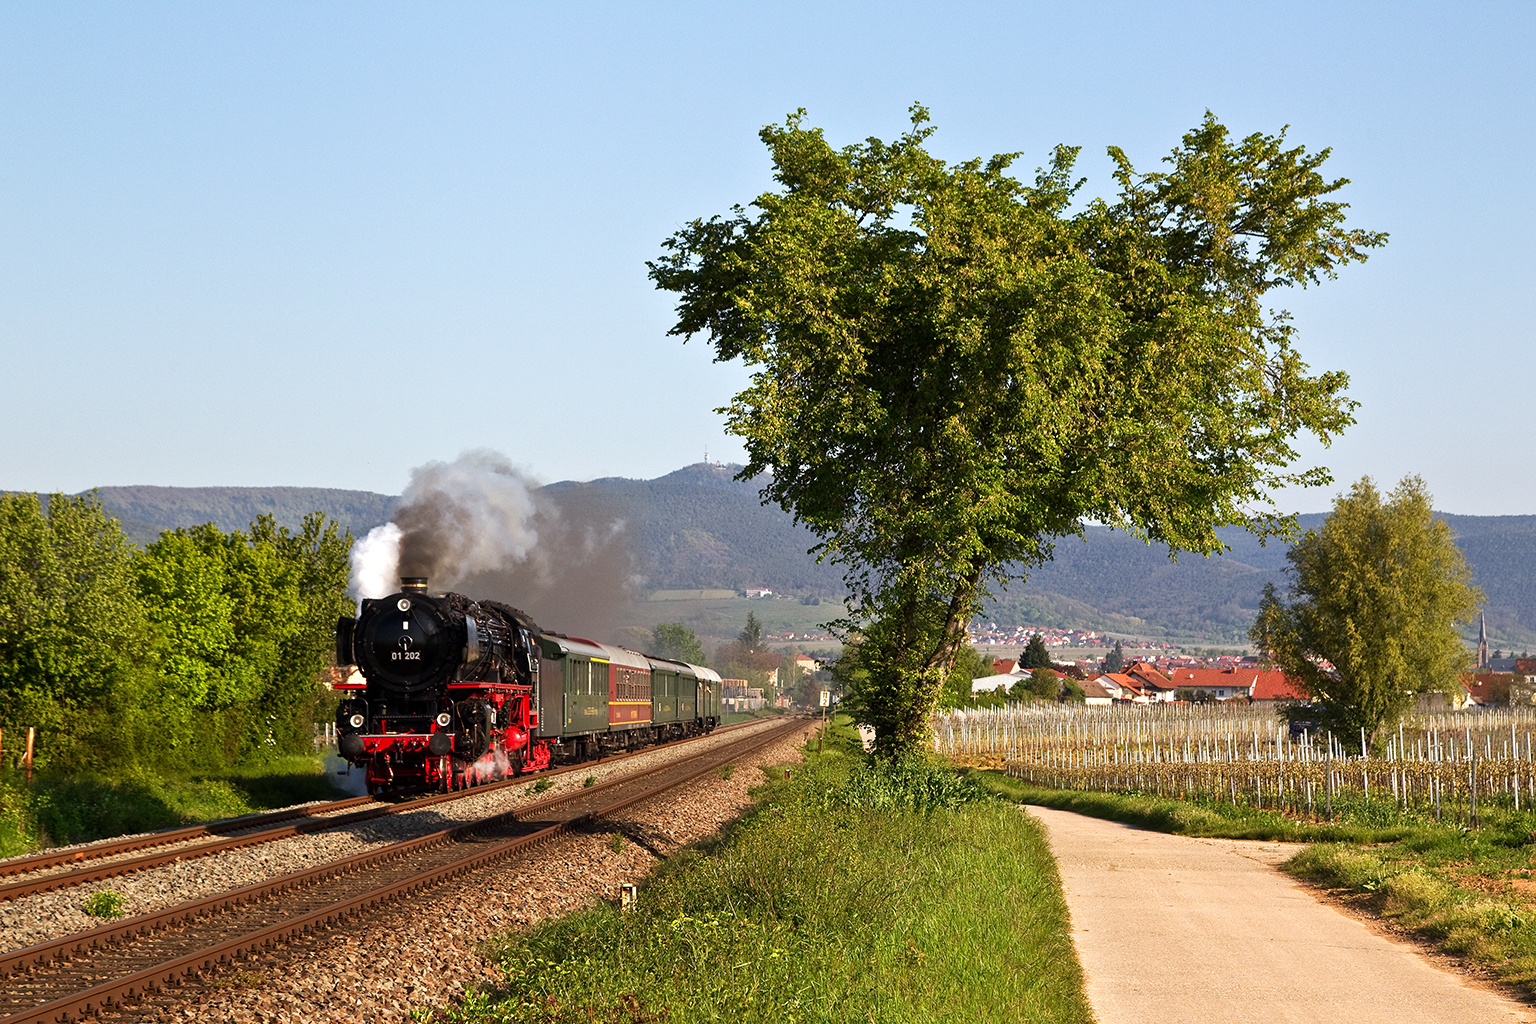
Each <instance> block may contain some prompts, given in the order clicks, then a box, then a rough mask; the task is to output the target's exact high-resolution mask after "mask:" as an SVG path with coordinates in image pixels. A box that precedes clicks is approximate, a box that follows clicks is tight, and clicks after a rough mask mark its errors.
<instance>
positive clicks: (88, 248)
mask: <svg viewBox="0 0 1536 1024" xmlns="http://www.w3.org/2000/svg"><path fill="white" fill-rule="evenodd" d="M1533 28H1536V5H1532V4H1502V5H1500V4H1482V5H1470V6H1468V5H1456V6H1452V5H1447V4H1437V5H1429V4H1402V3H1391V4H1364V3H1350V4H1341V3H1337V2H1334V3H1326V4H1232V3H1210V4H1150V3H1125V4H1087V3H1073V4H1065V3H1062V4H1027V3H998V4H964V3H950V4H944V5H940V4H934V3H922V4H898V3H882V4H824V3H817V4H792V3H783V4H745V3H743V4H734V3H733V4H723V3H716V4H697V5H690V4H668V5H659V4H649V5H648V4H624V5H619V4H578V3H565V4H542V5H532V4H525V5H517V4H506V3H495V4H473V3H458V4H446V3H442V4H426V3H413V4H386V3H357V4H327V3H313V2H309V3H302V4H300V3H293V4H284V3H275V2H270V0H267V2H262V3H259V4H255V3H252V4H240V3H219V4H194V3H181V4H153V3H133V4H100V3H89V4H79V3H67V2H49V3H31V4H25V3H11V4H7V5H5V6H4V7H3V8H0V356H3V361H0V408H3V411H4V416H3V419H0V424H3V426H0V431H3V435H0V436H3V444H0V489H40V490H63V491H78V490H81V489H84V488H87V487H91V486H97V485H107V484H141V483H143V484H174V485H211V484H251V485H271V484H293V485H309V486H336V487H351V488H364V489H369V490H375V491H384V492H398V491H399V490H400V488H401V487H402V486H403V485H404V483H405V481H406V479H407V474H408V471H409V470H410V468H411V467H412V466H415V465H417V464H419V463H422V462H424V461H426V460H429V459H452V458H453V457H455V456H456V455H458V454H459V452H461V451H463V450H465V449H468V448H474V447H481V446H488V447H492V448H496V449H499V450H501V451H503V452H505V453H507V454H508V455H510V456H511V457H512V458H513V460H514V461H516V462H518V463H519V464H521V465H523V466H524V467H526V468H527V469H529V470H530V471H531V472H532V473H533V474H534V475H536V476H537V477H539V478H541V479H543V480H557V479H591V478H594V477H598V476H629V477H652V476H657V475H660V474H662V473H665V472H668V471H671V470H673V469H676V468H678V467H680V466H683V465H686V464H688V463H691V462H696V461H699V460H700V459H701V458H703V456H704V452H705V449H706V447H707V449H708V451H709V455H710V457H711V458H715V459H720V458H723V459H726V460H732V459H739V458H740V454H741V449H740V447H739V445H738V444H737V443H736V442H734V441H733V440H732V439H729V438H727V437H726V435H725V434H724V432H723V430H722V425H721V418H720V417H719V416H717V415H716V414H715V413H714V412H713V409H714V408H715V407H717V406H720V405H722V404H724V403H725V402H726V401H727V400H728V399H729V397H730V395H731V394H732V393H733V392H734V391H735V390H736V389H737V388H739V387H740V386H741V385H742V383H743V382H744V381H745V379H746V375H745V371H744V370H743V369H742V368H741V367H740V366H728V365H716V364H714V363H712V362H711V361H710V355H709V350H708V348H707V346H706V344H704V343H703V341H702V339H700V340H696V341H695V342H694V343H692V344H690V345H687V346H684V345H682V344H681V343H680V342H679V341H678V340H677V339H674V338H668V337H666V330H667V328H668V327H669V326H670V325H671V323H672V320H671V311H672V307H671V302H670V297H669V296H668V295H665V294H662V293H659V292H656V291H654V290H653V289H652V287H651V286H650V284H649V282H648V280H647V279H646V276H645V268H644V261H645V260H646V259H648V258H652V257H654V256H655V255H656V254H657V252H658V249H659V243H660V242H661V241H662V239H663V238H665V237H666V236H667V235H669V234H670V233H671V232H672V231H674V230H675V229H676V228H677V227H678V226H679V225H681V224H682V223H683V222H684V221H686V220H688V219H691V218H693V217H696V216H701V215H708V214H712V213H717V212H724V211H725V210H726V208H727V207H728V206H729V205H730V204H731V203H733V202H746V201H749V200H750V199H751V198H752V197H753V196H754V195H756V194H757V193H758V192H760V191H762V190H763V189H764V188H766V187H767V186H768V184H769V177H768V174H769V165H768V161H767V158H766V154H765V151H764V150H763V148H762V146H761V144H760V143H759V142H758V140H757V137H756V133H757V130H758V129H759V128H760V127H761V126H762V125H763V124H765V123H767V122H770V121H778V120H781V119H782V118H783V116H784V115H785V113H787V112H788V111H791V110H793V109H795V108H796V107H801V106H803V107H806V108H808V109H809V111H810V116H811V121H812V123H814V124H816V125H819V126H821V127H823V128H825V129H826V131H827V133H828V135H829V136H830V138H831V139H832V140H833V141H834V142H836V143H839V144H841V143H845V142H851V141H855V140H857V139H861V138H863V137H865V136H868V135H878V136H880V137H883V138H889V137H891V136H893V135H895V134H897V133H898V132H900V131H901V130H902V128H903V127H904V126H905V123H906V109H907V107H908V105H909V104H910V103H911V102H913V101H914V100H920V101H922V102H923V103H925V104H927V105H928V106H929V107H930V108H931V110H932V112H933V117H934V121H935V123H936V124H937V125H938V127H939V133H938V134H937V135H936V136H935V137H934V139H933V140H932V146H933V148H934V149H935V150H936V151H937V152H938V153H939V154H940V155H942V156H945V157H948V158H953V159H960V158H966V157H971V156H977V155H987V154H991V153H994V152H999V151H1008V150H1022V151H1024V154H1025V156H1024V159H1023V160H1022V161H1021V162H1020V164H1019V167H1020V170H1021V171H1022V172H1023V173H1026V174H1027V173H1029V172H1030V171H1031V170H1032V169H1033V167H1035V166H1036V165H1037V164H1038V163H1040V162H1041V161H1042V160H1043V159H1044V157H1045V155H1046V154H1047V152H1048V150H1049V148H1050V147H1051V146H1052V145H1054V144H1056V143H1058V142H1065V143H1069V144H1073V145H1081V146H1083V147H1084V150H1083V152H1084V160H1083V163H1082V165H1081V166H1082V169H1083V170H1084V172H1085V173H1087V174H1088V175H1089V177H1090V181H1089V185H1088V186H1087V191H1088V193H1089V194H1109V193H1111V192H1112V183H1111V182H1109V181H1108V180H1107V178H1106V176H1105V174H1104V170H1105V161H1104V158H1103V151H1104V147H1105V146H1106V145H1109V144H1118V145H1120V146H1123V147H1124V148H1125V149H1126V150H1127V152H1128V153H1129V154H1130V155H1131V157H1132V159H1133V160H1135V161H1136V163H1137V164H1138V165H1140V166H1143V167H1147V168H1150V167H1152V165H1153V164H1155V163H1156V161H1157V160H1158V159H1159V158H1160V157H1161V156H1162V155H1163V154H1164V153H1166V152H1167V151H1168V150H1169V149H1171V148H1172V146H1173V145H1174V144H1175V143H1176V141H1177V139H1178V137H1179V135H1180V134H1181V133H1182V132H1184V131H1185V130H1187V129H1189V128H1191V127H1193V126H1194V125H1195V124H1196V123H1197V122H1198V121H1199V120H1200V117H1201V115H1202V113H1203V112H1204V111H1205V110H1206V109H1207V108H1210V109H1211V110H1213V111H1214V112H1215V113H1216V114H1217V115H1218V116H1219V117H1220V118H1221V119H1222V120H1223V121H1224V122H1225V123H1226V124H1227V125H1228V126H1229V127H1230V128H1231V129H1232V130H1233V131H1234V132H1236V133H1238V134H1247V133H1249V132H1252V131H1259V130H1262V131H1271V132H1272V131H1276V130H1278V129H1279V128H1280V127H1281V126H1282V125H1286V124H1289V125H1291V131H1290V138H1291V140H1293V141H1294V142H1298V143H1302V144H1304V145H1306V146H1308V147H1309V148H1318V147H1323V146H1332V147H1333V150H1334V156H1333V158H1332V159H1331V160H1330V162H1329V164H1328V168H1327V169H1328V170H1330V171H1331V172H1332V173H1333V174H1335V175H1342V176H1346V177H1349V178H1351V179H1353V181H1354V184H1353V185H1351V186H1350V187H1349V188H1348V189H1347V190H1346V192H1345V194H1344V198H1345V199H1346V200H1347V201H1349V202H1350V203H1351V204H1352V211H1351V215H1352V223H1353V224H1356V225H1358V226H1361V227H1367V228H1372V229H1377V230H1384V231H1388V232H1390V233H1391V235H1392V241H1391V243H1390V245H1389V246H1388V247H1387V248H1386V249H1385V250H1382V251H1380V252H1379V253H1378V254H1376V255H1375V256H1373V257H1372V259H1371V261H1370V262H1369V263H1367V264H1365V265H1363V266H1356V267H1350V268H1347V269H1346V270H1345V271H1344V273H1343V274H1342V276H1341V278H1340V279H1339V280H1338V281H1336V282H1331V283H1329V284H1326V285H1324V286H1323V287H1322V288H1320V289H1317V290H1313V291H1309V292H1305V293H1302V292H1297V293H1294V294H1285V295H1281V296H1279V297H1278V298H1277V299H1276V302H1277V303H1278V304H1280V305H1283V306H1285V307H1287V308H1289V309H1291V310H1292V311H1293V312H1294V313H1295V315H1296V320H1297V324H1298V327H1299V330H1300V348H1301V350H1302V352H1303V354H1304V355H1305V357H1306V358H1307V359H1308V361H1309V362H1310V363H1311V365H1312V366H1313V367H1314V368H1317V369H1324V368H1338V369H1343V370H1346V371H1348V372H1349V373H1350V375H1351V376H1352V378H1353V386H1352V389H1351V390H1352V394H1353V395H1354V397H1355V398H1357V399H1358V400H1359V401H1360V403H1361V408H1360V411H1359V420H1360V422H1359V424H1358V425H1357V426H1356V427H1355V428H1354V429H1353V430H1351V431H1350V432H1349V433H1347V434H1346V435H1345V437H1344V438H1343V439H1342V440H1341V441H1340V442H1339V443H1338V444H1336V445H1335V446H1334V448H1333V449H1332V450H1331V451H1329V452H1328V453H1326V457H1325V461H1326V463H1327V464H1328V465H1330V466H1331V467H1332V468H1333V470H1334V472H1335V475H1336V477H1337V479H1338V481H1339V486H1341V487H1342V486H1345V485H1347V484H1348V482H1349V481H1351V480H1353V479H1355V478H1357V477H1359V476H1360V475H1362V474H1366V473H1369V474H1371V475H1373V476H1375V477H1376V478H1377V480H1378V481H1379V482H1382V483H1384V484H1388V485H1390V484H1391V483H1394V482H1395V481H1396V480H1397V479H1398V478H1399V477H1401V476H1402V475H1403V474H1405V473H1410V472H1416V473H1419V474H1421V475H1423V476H1424V478H1425V479H1426V480H1427V482H1428V484H1429V487H1430V489H1431V491H1432V492H1433V493H1434V495H1435V497H1436V505H1437V506H1438V507H1440V508H1443V509H1445V510H1447V511H1451V512H1460V513H1481V514H1502V513H1536V473H1532V468H1533V464H1536V430H1533V429H1532V426H1531V421H1532V418H1533V412H1532V409H1531V403H1530V399H1529V393H1530V386H1531V384H1532V381H1533V372H1532V371H1533V369H1536V366H1533V363H1536V354H1533V346H1532V345H1531V334H1532V327H1531V322H1532V319H1531V313H1530V306H1531V304H1532V296H1533V294H1536V289H1533V287H1532V285H1531V283H1530V282H1531V280H1532V277H1533V273H1532V271H1533V266H1532V263H1533V256H1532V251H1531V239H1532V238H1533V236H1536V230H1533V229H1536V215H1533V206H1532V191H1533V188H1532V186H1533V182H1532V168H1533V167H1536V159H1533V156H1536V154H1533V148H1536V141H1533V140H1536V134H1533V131H1532V100H1533V98H1536V95H1533V88H1532V86H1533V70H1532V69H1533V67H1536V60H1533V59H1532V57H1531V54H1532V51H1533V41H1536V40H1533V31H1532V29H1533ZM1521 282H1526V283H1525V284H1524V285H1522V284H1521ZM1336 489H1337V488H1336ZM1331 496H1332V491H1330V492H1328V493H1318V492H1308V493H1306V494H1304V495H1299V496H1297V497H1296V498H1295V499H1294V500H1293V501H1290V504H1291V505H1292V506H1293V507H1297V508H1299V509H1300V510H1302V511H1315V510H1320V509H1323V508H1325V507H1326V506H1327V504H1328V502H1329V500H1330V499H1331Z"/></svg>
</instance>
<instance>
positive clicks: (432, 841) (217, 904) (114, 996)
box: [0, 719, 803, 1024]
mask: <svg viewBox="0 0 1536 1024" xmlns="http://www.w3.org/2000/svg"><path fill="white" fill-rule="evenodd" d="M802 724H803V723H801V722H799V721H798V720H795V719H791V720H788V721H786V722H784V723H783V724H781V725H780V726H779V727H778V728H769V729H766V730H764V731H763V732H762V733H761V734H760V735H758V736H754V737H749V738H748V740H747V741H746V742H745V743H744V744H743V745H741V746H737V745H734V744H733V745H730V746H728V747H726V748H724V749H719V748H716V749H710V750H706V751H700V752H699V753H698V754H696V755H693V756H692V757H685V758H683V759H682V760H680V761H673V762H669V763H667V764H663V765H658V766H655V767H653V768H649V769H646V770H645V771H643V772H639V773H636V774H634V775H626V776H621V777H619V778H614V779H609V780H607V781H605V782H603V783H600V784H598V785H596V786H592V787H589V788H584V789H581V790H575V791H573V792H571V793H566V794H561V795H559V796H555V797H550V798H548V799H546V800H542V801H539V802H537V803H535V804H531V805H528V806H525V807H520V808H516V809H514V810H512V811H507V812H503V813H502V814H498V815H494V816H492V817H489V818H486V819H482V820H480V821H477V822H471V823H468V824H465V825H459V826H454V827H453V828H449V829H443V830H441V831H439V832H436V833H432V834H430V835H427V836H420V837H417V838H415V839H411V840H406V841H404V842H402V843H397V844H392V845H390V846H387V847H382V848H380V849H378V850H373V851H369V852H367V853H364V854H360V855H358V856H356V857H352V858H349V859H347V860H345V861H338V862H335V863H332V864H328V865H322V866H320V867H318V868H312V869H309V870H307V871H302V872H295V873H293V874H290V875H285V876H282V877H280V878H277V879H272V880H269V881H267V882H262V883H256V884H254V885H250V886H245V887H242V888H241V889H237V890H233V891H231V892H228V893H223V894H220V895H217V896H213V897H210V898H208V899H205V900H199V901H195V902H193V903H187V904H183V905H181V906H179V907H173V908H169V909H167V910H164V911H160V912H158V913H153V914H146V915H142V916H140V917H137V918H134V919H132V920H131V921H126V922H123V923H121V924H118V925H105V926H102V927H101V928H97V929H93V930H91V931H89V932H83V933H79V934H76V935H71V936H66V937H64V938H61V939H57V940H54V941H52V942H48V943H42V944H39V945H36V946H31V947H27V948H26V949H22V950H16V951H14V952H12V953H10V954H6V955H5V956H3V957H0V975H7V974H12V973H14V972H16V971H21V970H26V969H28V968H30V967H33V966H36V965H38V964H42V963H47V962H50V961H53V960H56V959H59V958H61V957H69V956H70V955H71V954H85V953H89V952H90V951H91V950H93V949H97V948H101V947H103V946H105V945H110V944H115V943H117V942H121V941H123V940H126V939H130V938H135V937H138V936H141V935H144V934H148V933H150V932H153V931H156V930H159V929H162V928H165V927H167V926H170V925H173V924H176V923H180V922H184V921H188V920H190V919H192V918H196V917H202V916H205V915H209V914H213V913H217V912H218V911H221V910H226V909H230V908H234V907H237V906H239V905H240V904H243V903H248V902H250V901H252V900H256V899H261V898H264V897H267V896H271V895H273V894H275V893H278V892H284V891H288V890H292V889H296V888H299V887H301V886H303V885H305V884H308V883H314V882H316V881H319V880H322V879H326V878H333V877H337V876H339V875H342V874H349V873H354V872H356V871H360V870H366V869H367V868H370V867H374V866H377V865H380V864H382V863H384V862H386V861H393V860H398V859H399V858H401V857H402V856H404V855H406V854H407V853H410V852H414V851H416V850H420V849H422V848H425V847H428V846H432V845H436V844H441V843H446V842H450V841H452V840H454V839H458V838H463V837H465V836H468V835H470V834H472V833H475V832H479V831H483V830H485V829H487V828H491V827H494V826H496V825H498V824H504V823H508V822H511V821H518V820H526V819H527V818H530V817H536V816H537V815H538V814H540V813H543V812H546V811H549V810H551V809H554V808H556V807H558V806H560V805H563V804H568V803H573V802H576V801H580V800H584V799H589V798H590V797H592V796H593V795H594V794H597V793H600V792H602V791H604V790H608V789H611V788H614V787H616V786H623V785H632V784H634V783H636V782H638V781H642V780H644V779H645V778H646V777H647V776H650V775H654V774H657V773H660V772H665V771H668V770H670V769H676V768H678V767H680V766H685V765H686V764H687V763H688V761H689V760H695V761H697V762H699V763H700V767H698V768H697V769H695V770H693V771H690V772H688V773H686V774H685V775H683V776H681V777H679V778H675V779H671V780H669V781H665V782H663V783H661V784H659V785H654V786H651V787H649V788H644V789H642V790H641V791H640V792H639V793H636V794H632V795H630V796H628V797H626V798H624V799H621V800H618V801H615V802H613V803H611V804H609V805H606V806H603V807H600V808H597V809H595V810H591V811H586V812H583V813H581V814H578V815H575V816H573V817H571V818H568V819H566V820H565V821H562V822H557V823H555V824H553V825H550V826H548V827H546V828H544V829H541V830H539V831H537V832H534V833H532V834H530V835H525V836H519V837H515V838H512V839H507V840H503V841H500V842H498V843H495V844H494V845H492V846H490V847H488V848H486V849H484V850H481V851H479V852H476V853H473V854H470V855H468V856H465V857H461V858H456V859H454V860H452V861H450V862H448V863H446V864H442V865H439V866H436V867H433V868H430V869H428V870H426V871H424V872H420V873H418V874H415V875H412V876H410V877H408V878H405V879H402V880H397V881H395V882H392V883H389V884H387V885H384V886H380V887H377V888H375V889H372V890H370V891H368V892H365V893H362V894H360V895H357V896H354V897H350V898H348V899H345V900H342V901H339V902H336V903H332V904H330V905H327V906H325V907H321V908H319V909H317V910H312V911H309V912H306V913H302V914H300V915H298V916H295V917H292V918H289V919H288V920H286V921H283V922H279V923H277V924H273V925H270V926H268V927H266V928H262V929H259V930H257V931H255V932H252V933H249V934H246V935H242V936H237V937H236V938H233V939H230V940H227V941H225V942H221V943H219V944H217V945H215V946H211V947H208V948H207V949H203V950H199V951H197V952H194V953H190V954H186V955H184V956H181V957H179V958H176V959H175V960H173V961H170V962H167V963H165V964H160V965H157V966H155V967H152V968H148V969H146V970H143V971H139V972H136V973H134V974H132V975H130V976H127V977H124V978H120V979H117V980H115V981H110V982H104V983H102V984H99V985H97V986H95V987H93V988H91V989H89V990H86V991H82V992H77V993H74V994H72V995H70V996H66V997H64V998H62V999H55V1000H52V1001H49V1002H47V1003H44V1004H42V1005H39V1006H35V1007H33V1008H31V1009H27V1010H22V1011H20V1012H19V1013H16V1014H13V1015H11V1016H7V1017H5V1018H3V1019H0V1024H21V1022H32V1021H37V1022H45V1021H46V1022H54V1021H64V1020H69V1019H72V1018H73V1017H75V1016H79V1015H83V1014H87V1013H90V1012H92V1011H93V1010H99V1009H103V1008H106V1007H108V1006H111V1005H113V1004H115V1003H117V1002H119V1001H121V1000H122V999H125V998H134V997H136V996H138V995H142V994H143V993H144V992H145V991H149V990H151V989H155V988H159V987H160V986H161V985H164V984H170V983H172V982H174V981H175V980H177V979H179V978H181V977H184V976H185V975H187V974H189V973H195V972H197V971H199V970H202V969H206V968H208V967H211V966H213V965H214V964H216V963H221V962H225V961H228V960H229V959H231V958H232V957H233V956H236V955H238V954H240V953H242V952H254V951H256V950H258V949H260V948H263V947H266V946H270V945H273V944H275V943H276V942H279V941H281V939H282V938H284V937H291V936H294V935H298V934H301V933H304V932H308V931H310V930H312V929H314V928H316V927H324V926H327V925H329V924H332V923H335V922H336V921H339V920H342V919H344V918H346V917H348V916H351V915H353V914H355V913H358V912H360V911H364V910H366V909H367V908H368V907H371V906H375V905H379V904H382V903H384V902H388V901H390V900H392V899H395V898H397V897H398V896H400V895H405V894H409V893H412V892H415V891H417V890H419V889H421V888H423V887H425V886H428V885H432V884H435V883H436V882H439V881H442V880H443V879H446V878H449V877H454V876H457V875H460V874H464V873H466V872H469V871H473V870H476V869H478V868H480V867H484V866H486V865H488V864H490V863H493V862H494V861H497V860H501V859H504V858H506V857H508V856H511V855H513V854H515V853H517V852H519V851H521V850H524V849H527V848H530V847H532V846H537V845H539V844H542V843H544V842H548V841H549V840H551V839H553V838H555V837H557V836H559V835H563V834H565V833H567V832H570V831H572V830H574V829H577V828H580V827H581V826H582V825H584V824H587V823H589V822H591V821H594V820H596V819H598V818H600V817H605V816H607V815H611V814H613V813H616V812H617V811H620V810H623V809H624V808H627V807H629V806H631V805H633V804H635V803H638V802H640V801H642V800H646V799H649V798H651V797H653V796H655V795H657V794H659V793H662V792H666V791H667V790H670V789H675V788H677V787H678V786H682V785H685V784H687V783H688V782H691V781H692V780H693V779H696V778H698V777H699V776H701V775H703V774H705V773H706V772H709V771H711V770H713V769H716V768H718V767H719V766H721V765H724V764H727V763H729V762H730V761H732V760H734V759H736V758H738V757H742V756H744V755H746V754H749V753H751V752H753V751H755V750H757V749H760V748H761V747H763V746H766V745H767V744H768V743H771V742H773V741H775V740H777V739H779V738H781V737H782V736H784V735H787V734H788V733H790V732H792V731H793V729H798V728H800V727H801V725H802Z"/></svg>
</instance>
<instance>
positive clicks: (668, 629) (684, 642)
mask: <svg viewBox="0 0 1536 1024" xmlns="http://www.w3.org/2000/svg"><path fill="white" fill-rule="evenodd" d="M651 653H653V654H655V655H656V656H657V657H659V658H671V659H672V660H673V661H686V662H688V663H689V664H690V665H702V664H704V645H703V644H701V643H699V637H698V634H696V633H695V632H694V631H693V630H691V629H689V628H688V627H687V626H685V625H683V624H682V623H681V622H662V623H658V624H657V626H656V628H655V629H653V630H651Z"/></svg>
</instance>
